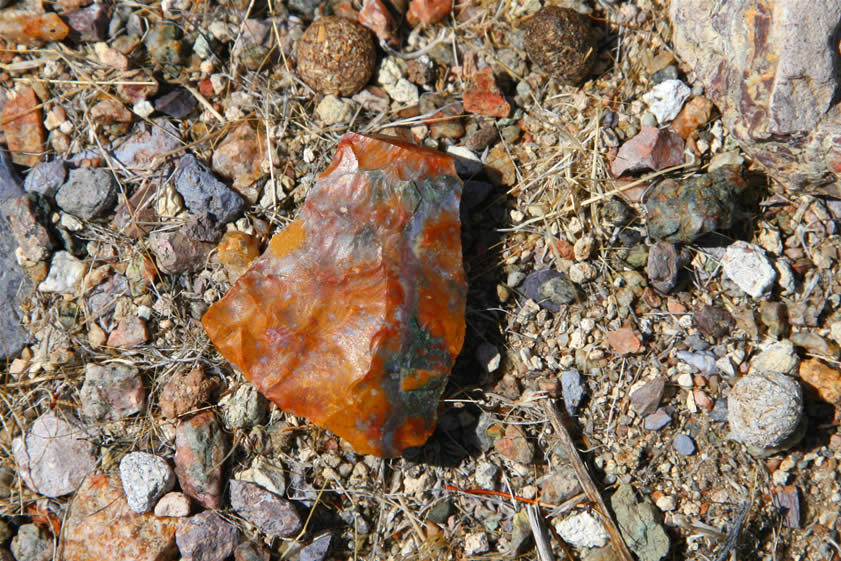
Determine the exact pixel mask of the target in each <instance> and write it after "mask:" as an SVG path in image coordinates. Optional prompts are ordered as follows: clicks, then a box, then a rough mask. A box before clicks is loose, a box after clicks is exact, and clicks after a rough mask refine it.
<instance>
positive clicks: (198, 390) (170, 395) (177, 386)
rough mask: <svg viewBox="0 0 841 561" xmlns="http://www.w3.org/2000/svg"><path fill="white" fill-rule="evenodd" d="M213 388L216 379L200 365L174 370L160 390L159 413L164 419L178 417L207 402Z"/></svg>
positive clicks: (214, 387)
mask: <svg viewBox="0 0 841 561" xmlns="http://www.w3.org/2000/svg"><path fill="white" fill-rule="evenodd" d="M215 389H216V380H215V379H213V378H208V377H207V376H206V375H205V373H204V368H202V367H201V365H199V366H196V367H195V368H193V369H192V370H190V371H189V372H176V373H174V374H173V375H172V377H171V378H170V379H169V380H168V381H167V383H166V384H164V387H163V389H162V390H161V397H160V401H159V406H160V408H161V415H163V416H164V418H166V419H174V418H176V417H180V416H181V415H184V414H185V413H188V412H190V411H192V410H194V409H196V408H198V407H199V406H200V405H202V404H204V403H207V402H208V401H209V400H210V396H211V394H212V393H213V390H215Z"/></svg>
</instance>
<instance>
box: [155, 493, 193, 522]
mask: <svg viewBox="0 0 841 561" xmlns="http://www.w3.org/2000/svg"><path fill="white" fill-rule="evenodd" d="M191 508H192V502H191V501H190V497H188V496H187V495H185V494H184V493H181V492H180V491H172V492H170V493H167V494H166V495H164V496H163V497H161V498H160V500H159V501H158V503H157V504H156V505H155V516H163V517H169V518H183V517H185V516H190V510H191Z"/></svg>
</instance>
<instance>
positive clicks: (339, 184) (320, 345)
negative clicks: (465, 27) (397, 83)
mask: <svg viewBox="0 0 841 561" xmlns="http://www.w3.org/2000/svg"><path fill="white" fill-rule="evenodd" d="M460 197H461V182H460V181H459V179H458V177H457V175H456V171H455V167H454V163H453V159H452V158H451V157H449V156H447V155H445V154H441V153H439V152H435V151H432V150H428V149H425V148H419V147H416V146H414V145H411V144H407V143H404V142H402V141H399V140H396V139H386V138H372V137H367V136H363V135H360V134H355V133H349V134H347V135H345V137H344V138H343V139H342V141H341V143H340V144H339V147H338V149H337V152H336V156H335V158H334V160H333V164H332V165H331V166H330V168H328V169H327V171H325V172H324V174H323V175H322V176H321V178H320V179H319V180H318V182H317V183H316V185H315V187H314V188H313V191H312V193H311V194H310V196H309V198H308V199H307V202H306V203H305V205H304V207H303V209H302V210H301V213H300V216H299V218H298V219H297V220H296V221H295V222H293V223H292V224H291V225H290V226H289V227H288V228H286V230H284V231H282V232H280V233H279V234H277V235H276V236H275V237H274V238H273V239H272V241H271V243H270V244H269V248H268V250H267V251H266V252H265V253H264V254H263V256H262V257H260V258H259V259H258V260H257V261H256V262H255V263H254V265H253V266H252V267H251V269H250V270H249V271H248V272H247V273H245V274H244V275H243V276H242V277H240V279H239V280H238V281H237V282H236V284H235V285H234V286H233V287H232V288H231V290H230V291H229V292H228V294H227V295H225V297H224V298H223V299H222V300H221V301H219V302H217V303H216V304H214V305H213V306H211V308H210V309H209V310H208V312H207V313H206V314H205V316H204V318H203V320H202V322H203V324H204V327H205V329H206V330H207V333H208V334H209V336H210V338H211V340H212V341H213V343H214V344H215V345H216V346H217V348H218V349H219V350H220V351H221V353H222V354H223V355H224V356H225V357H226V358H227V359H228V360H230V361H231V362H233V363H234V364H235V365H236V366H237V367H239V368H240V370H242V371H243V373H244V374H245V375H246V377H247V378H248V379H249V380H250V381H251V382H252V383H254V385H255V386H257V388H258V389H260V391H261V392H263V393H264V394H265V395H266V397H268V398H269V399H271V400H272V401H274V402H275V403H277V404H278V405H279V406H280V407H281V408H283V409H284V410H286V411H289V412H292V413H295V414H297V415H301V416H304V417H307V418H308V419H310V420H311V421H313V422H315V423H317V424H319V425H321V426H324V427H326V428H328V429H330V430H332V431H333V432H334V433H336V434H338V435H339V436H341V437H343V438H345V439H347V440H348V442H350V444H351V445H352V446H353V447H354V448H355V449H356V450H357V451H358V452H360V453H365V454H377V455H380V456H395V455H399V454H400V453H401V452H402V451H403V449H405V448H407V447H410V446H419V445H421V444H423V443H424V442H425V441H426V440H427V438H428V437H429V436H430V435H431V434H432V431H433V430H434V428H435V422H436V417H437V409H438V399H439V397H440V395H441V392H442V391H443V389H444V386H445V384H446V380H447V375H448V374H449V372H450V368H451V367H452V364H453V361H454V360H455V357H456V355H458V353H459V351H460V350H461V345H462V342H463V338H464V326H465V324H464V310H465V293H466V283H465V278H464V269H463V266H462V261H461V234H460V223H459V208H458V207H459V199H460Z"/></svg>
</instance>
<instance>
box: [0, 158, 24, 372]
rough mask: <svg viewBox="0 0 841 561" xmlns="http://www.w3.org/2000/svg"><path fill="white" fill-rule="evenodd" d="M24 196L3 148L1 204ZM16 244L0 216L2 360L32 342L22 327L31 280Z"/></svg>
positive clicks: (0, 164)
mask: <svg viewBox="0 0 841 561" xmlns="http://www.w3.org/2000/svg"><path fill="white" fill-rule="evenodd" d="M22 194H23V189H21V186H20V177H19V176H18V174H17V172H16V171H15V168H14V166H13V165H12V159H11V158H10V157H9V153H8V152H6V150H4V149H2V148H0V203H2V202H5V201H6V200H8V199H11V198H13V197H19V196H20V195H22ZM16 247H17V244H16V243H15V241H14V236H13V235H12V230H11V228H10V226H9V223H8V221H7V220H6V218H5V216H2V214H1V213H0V359H2V360H5V359H8V358H10V357H13V356H15V355H17V354H18V353H19V352H20V350H21V349H22V348H23V347H24V345H26V344H27V343H28V342H29V335H27V333H26V331H24V329H23V327H21V322H20V300H19V298H20V296H19V295H20V294H21V293H22V292H23V291H22V290H21V289H22V288H25V287H28V285H29V280H28V279H27V277H26V275H25V274H24V272H23V269H21V267H20V265H18V262H17V259H15V249H16Z"/></svg>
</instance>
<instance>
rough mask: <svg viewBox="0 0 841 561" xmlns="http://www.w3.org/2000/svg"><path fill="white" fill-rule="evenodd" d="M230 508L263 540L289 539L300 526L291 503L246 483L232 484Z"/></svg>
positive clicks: (235, 481)
mask: <svg viewBox="0 0 841 561" xmlns="http://www.w3.org/2000/svg"><path fill="white" fill-rule="evenodd" d="M230 489H231V507H232V508H233V509H234V510H235V511H236V513H237V514H239V515H240V516H242V517H243V518H245V519H246V520H248V521H249V522H251V523H252V524H254V525H255V526H257V528H259V529H260V531H261V532H263V533H264V534H266V535H267V536H272V537H282V538H289V537H292V536H294V535H296V534H297V533H298V532H300V531H301V528H302V526H303V523H302V522H301V517H300V516H299V515H298V512H297V511H296V510H295V507H294V506H292V503H291V502H289V501H287V500H285V499H283V498H281V497H280V496H279V495H275V494H274V493H272V492H271V491H267V490H266V489H264V488H262V487H260V486H259V485H257V484H256V483H251V482H248V481H239V480H236V479H234V480H232V481H231V483H230Z"/></svg>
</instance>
